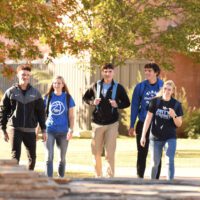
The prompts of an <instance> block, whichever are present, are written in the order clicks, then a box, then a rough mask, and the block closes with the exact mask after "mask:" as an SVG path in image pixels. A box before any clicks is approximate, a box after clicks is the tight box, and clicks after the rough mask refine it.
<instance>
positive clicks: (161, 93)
mask: <svg viewBox="0 0 200 200" xmlns="http://www.w3.org/2000/svg"><path fill="white" fill-rule="evenodd" d="M166 85H168V86H171V87H172V89H173V94H172V97H175V96H176V86H175V83H174V81H172V80H167V81H165V82H164V84H163V87H162V88H161V90H160V91H159V92H158V94H157V95H156V96H157V97H162V95H163V88H164V87H165V86H166Z"/></svg>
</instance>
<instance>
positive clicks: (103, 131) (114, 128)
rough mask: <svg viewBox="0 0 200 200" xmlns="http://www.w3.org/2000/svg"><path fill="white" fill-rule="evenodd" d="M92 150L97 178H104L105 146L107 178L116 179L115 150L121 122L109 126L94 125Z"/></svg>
mask: <svg viewBox="0 0 200 200" xmlns="http://www.w3.org/2000/svg"><path fill="white" fill-rule="evenodd" d="M91 125H92V132H93V133H92V142H91V149H92V154H93V156H94V162H95V163H94V167H95V172H96V176H97V177H101V176H102V161H101V154H102V151H103V146H104V145H105V160H106V163H107V166H106V168H107V169H106V173H107V174H106V176H107V177H114V174H115V150H116V141H117V135H118V127H119V122H115V123H113V124H109V125H98V124H95V123H92V124H91Z"/></svg>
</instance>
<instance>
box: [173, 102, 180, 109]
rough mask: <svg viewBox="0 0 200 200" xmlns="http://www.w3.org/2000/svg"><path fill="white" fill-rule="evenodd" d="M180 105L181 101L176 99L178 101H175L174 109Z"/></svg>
mask: <svg viewBox="0 0 200 200" xmlns="http://www.w3.org/2000/svg"><path fill="white" fill-rule="evenodd" d="M178 106H179V102H178V101H176V103H175V105H174V110H175V111H176V110H177V108H178Z"/></svg>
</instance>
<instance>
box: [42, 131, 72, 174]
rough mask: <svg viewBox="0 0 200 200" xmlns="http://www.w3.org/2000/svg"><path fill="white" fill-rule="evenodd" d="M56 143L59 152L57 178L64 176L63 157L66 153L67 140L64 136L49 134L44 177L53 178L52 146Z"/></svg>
mask: <svg viewBox="0 0 200 200" xmlns="http://www.w3.org/2000/svg"><path fill="white" fill-rule="evenodd" d="M55 142H56V145H57V148H58V150H59V157H60V160H59V165H58V176H59V177H64V175H65V164H66V160H65V156H66V152H67V146H68V140H67V139H66V134H65V135H64V134H51V133H48V136H47V141H46V172H45V173H46V175H47V176H48V177H52V176H53V158H54V144H55Z"/></svg>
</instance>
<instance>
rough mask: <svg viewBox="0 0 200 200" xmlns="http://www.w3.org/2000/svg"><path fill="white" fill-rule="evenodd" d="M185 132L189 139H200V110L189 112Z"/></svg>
mask: <svg viewBox="0 0 200 200" xmlns="http://www.w3.org/2000/svg"><path fill="white" fill-rule="evenodd" d="M185 132H186V133H187V134H188V137H190V138H195V139H196V138H200V108H199V109H193V110H191V111H190V113H189V117H188V120H187V127H186V129H185Z"/></svg>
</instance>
